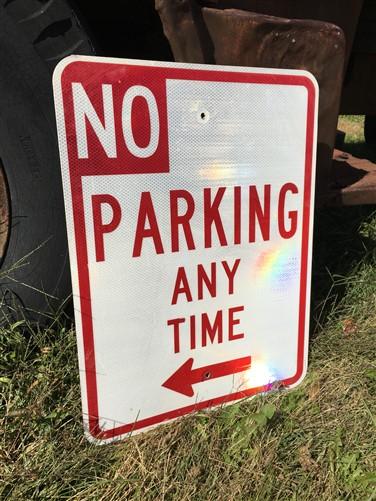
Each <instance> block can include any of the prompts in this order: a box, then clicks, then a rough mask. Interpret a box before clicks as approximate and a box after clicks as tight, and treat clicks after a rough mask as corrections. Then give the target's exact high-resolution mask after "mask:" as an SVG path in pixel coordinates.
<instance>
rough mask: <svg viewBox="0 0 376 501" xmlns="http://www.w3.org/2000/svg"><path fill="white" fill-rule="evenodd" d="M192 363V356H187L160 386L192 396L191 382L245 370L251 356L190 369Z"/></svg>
mask: <svg viewBox="0 0 376 501" xmlns="http://www.w3.org/2000/svg"><path fill="white" fill-rule="evenodd" d="M192 365H193V358H189V359H188V360H187V361H186V362H184V364H183V365H181V366H180V367H179V369H178V370H177V371H176V372H174V373H173V374H172V376H170V377H169V378H168V379H167V380H166V381H165V382H164V383H163V384H162V386H164V387H165V388H168V389H169V390H172V391H176V392H177V393H182V394H183V395H186V396H187V397H193V395H194V391H193V388H192V385H193V384H196V383H202V382H203V381H209V380H211V379H215V378H217V377H223V376H229V375H230V374H236V373H237V372H243V371H246V370H247V369H249V368H250V366H251V357H244V358H236V359H235V360H228V361H227V362H220V363H218V364H213V365H207V366H206V367H200V368H199V369H192Z"/></svg>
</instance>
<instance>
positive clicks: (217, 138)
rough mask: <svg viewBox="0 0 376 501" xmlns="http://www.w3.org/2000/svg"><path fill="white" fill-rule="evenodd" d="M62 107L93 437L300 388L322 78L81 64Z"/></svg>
mask: <svg viewBox="0 0 376 501" xmlns="http://www.w3.org/2000/svg"><path fill="white" fill-rule="evenodd" d="M54 93H55V105H56V115H57V125H58V133H59V147H60V154H61V164H62V175H63V184H64V197H65V204H66V213H67V228H68V239H69V248H70V260H71V270H72V281H73V294H74V304H75V318H76V328H77V339H78V348H79V362H80V370H81V389H82V401H83V414H84V421H85V426H86V430H87V433H88V435H89V436H90V437H91V438H93V439H95V440H99V441H109V440H112V439H117V438H119V437H122V436H126V435H127V434H129V433H135V432H138V431H142V430H145V429H147V428H149V427H151V426H154V425H156V424H159V423H162V422H164V421H166V420H169V419H173V418H176V417H178V416H181V415H184V414H187V413H189V412H192V411H193V410H195V409H202V408H206V407H210V406H213V405H219V404H222V403H227V402H231V401H236V400H239V399H241V398H244V397H247V396H251V395H254V394H256V393H259V392H264V391H267V390H268V389H270V388H272V387H273V385H274V384H276V383H278V385H280V384H281V385H286V386H291V385H294V384H297V383H298V382H300V380H301V379H302V378H303V377H304V374H305V371H306V365H307V353H306V351H307V341H308V339H307V338H308V321H309V310H308V308H309V284H310V266H311V238H312V204H313V189H314V188H313V183H314V161H315V159H314V156H315V147H316V146H315V144H316V113H317V111H316V108H317V84H316V82H315V80H314V79H313V77H312V76H311V75H310V74H308V73H306V72H303V71H291V70H264V69H259V68H258V69H252V68H234V67H219V66H202V65H187V64H181V63H180V64H176V63H160V62H147V61H132V60H120V59H104V58H89V57H81V56H79V57H75V56H73V57H70V58H67V59H65V60H64V61H63V62H62V63H60V64H59V65H58V67H57V69H56V71H55V74H54Z"/></svg>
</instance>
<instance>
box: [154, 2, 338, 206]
mask: <svg viewBox="0 0 376 501" xmlns="http://www.w3.org/2000/svg"><path fill="white" fill-rule="evenodd" d="M212 3H213V2H212ZM217 3H218V4H219V3H220V2H217ZM234 3H235V2H234ZM239 3H241V2H239ZM245 3H248V2H245V1H244V2H242V3H241V4H242V5H243V4H245ZM249 3H251V2H249ZM156 8H157V10H158V12H159V15H160V17H161V20H162V24H163V28H164V32H165V35H166V37H167V39H168V40H169V42H170V45H171V48H172V51H173V54H174V57H175V59H176V60H177V61H185V62H198V63H214V64H224V65H226V64H227V65H239V66H253V67H267V68H295V69H296V68H300V69H305V70H308V71H310V72H311V73H312V74H313V75H314V76H315V77H316V79H317V81H318V83H319V86H320V100H319V130H318V150H317V152H318V155H317V159H318V162H317V163H318V169H317V182H316V186H317V190H316V193H317V197H316V199H317V201H318V202H319V203H320V204H322V203H325V201H326V199H327V198H328V196H329V193H328V190H329V184H330V179H331V168H332V151H333V146H334V140H335V135H336V127H337V116H338V110H339V101H340V92H341V86H342V75H343V67H344V59H345V38H344V34H343V32H342V30H341V29H340V28H338V27H337V26H335V25H333V24H330V23H326V22H321V21H310V20H296V19H284V18H279V17H273V16H266V15H262V14H255V13H252V12H248V11H245V10H238V9H225V10H220V9H214V8H208V7H202V6H200V5H198V3H197V2H195V1H193V0H156Z"/></svg>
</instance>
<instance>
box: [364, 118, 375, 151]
mask: <svg viewBox="0 0 376 501" xmlns="http://www.w3.org/2000/svg"><path fill="white" fill-rule="evenodd" d="M364 139H365V141H366V143H367V144H369V145H370V146H376V116H375V115H366V116H365V119H364Z"/></svg>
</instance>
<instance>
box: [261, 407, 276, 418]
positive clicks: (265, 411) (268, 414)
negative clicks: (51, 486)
mask: <svg viewBox="0 0 376 501" xmlns="http://www.w3.org/2000/svg"><path fill="white" fill-rule="evenodd" d="M275 411H276V407H275V405H274V404H265V405H264V406H263V407H262V409H261V412H262V413H263V414H264V416H266V417H267V418H268V419H271V418H272V417H273V416H274V414H275Z"/></svg>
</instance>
